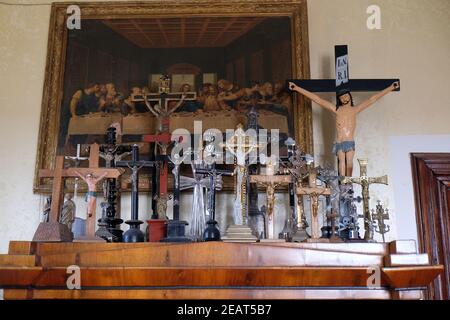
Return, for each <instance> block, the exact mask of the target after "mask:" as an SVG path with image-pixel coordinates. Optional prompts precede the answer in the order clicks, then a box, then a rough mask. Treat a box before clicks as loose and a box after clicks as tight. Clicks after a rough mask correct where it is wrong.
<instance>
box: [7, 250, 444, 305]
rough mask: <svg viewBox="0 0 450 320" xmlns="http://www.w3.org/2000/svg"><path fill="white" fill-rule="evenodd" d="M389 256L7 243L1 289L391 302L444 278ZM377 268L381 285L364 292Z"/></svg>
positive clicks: (24, 293)
mask: <svg viewBox="0 0 450 320" xmlns="http://www.w3.org/2000/svg"><path fill="white" fill-rule="evenodd" d="M391 247H395V248H400V247H401V246H391ZM395 254H396V255H399V254H402V253H401V252H398V250H396V252H395ZM407 254H408V255H409V256H411V255H414V254H412V253H407ZM389 255H390V253H389V246H388V245H386V244H372V243H370V244H369V243H353V244H352V243H340V244H330V243H261V244H257V243H255V244H248V243H247V244H244V243H222V242H204V243H190V244H166V243H138V244H123V243H118V244H112V243H111V244H108V243H32V242H11V243H10V247H9V254H8V255H1V256H0V287H3V288H6V289H5V298H6V299H29V298H37V299H39V298H42V299H45V298H67V299H72V298H83V299H96V298H111V299H112V298H120V299H125V298H140V299H163V298H176V299H212V298H224V299H252V298H257V299H276V298H280V299H288V298H291V299H307V298H315V299H317V298H324V299H333V298H346V299H354V298H365V299H389V298H411V297H420V296H421V295H420V291H417V290H418V289H422V288H424V287H426V286H427V285H428V284H429V283H430V282H431V281H432V280H433V279H434V278H436V277H437V276H438V275H439V274H440V273H441V272H442V271H443V267H442V266H430V265H420V266H395V267H388V266H386V265H384V261H386V260H389V259H387V258H386V257H389ZM418 256H419V255H418ZM410 260H411V259H407V262H408V263H410ZM412 260H414V259H412ZM399 261H401V260H399ZM70 265H77V266H79V267H80V272H81V286H82V290H75V291H74V290H68V289H67V287H66V281H67V277H68V276H69V275H68V274H67V269H66V268H67V267H68V266H70ZM374 266H378V267H379V268H380V274H381V283H380V285H379V287H377V288H376V289H370V290H369V288H367V280H368V277H369V276H370V272H368V268H369V267H374ZM400 289H401V290H402V292H403V293H402V294H399V293H398V291H399V290H400ZM409 290H411V293H409V294H405V293H404V292H406V291H409Z"/></svg>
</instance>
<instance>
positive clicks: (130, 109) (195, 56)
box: [34, 0, 312, 192]
mask: <svg viewBox="0 0 450 320" xmlns="http://www.w3.org/2000/svg"><path fill="white" fill-rule="evenodd" d="M68 5H69V4H68V3H54V4H53V5H52V10H51V18H50V19H51V20H50V29H49V41H48V53H47V66H46V75H45V84H44V93H43V101H42V111H41V119H40V120H41V122H40V131H39V143H38V151H37V160H36V171H35V180H34V191H35V192H48V191H49V190H50V189H51V188H50V187H51V186H50V181H46V180H42V179H39V177H38V172H39V169H48V168H52V167H53V164H54V160H55V157H56V155H74V154H75V153H76V150H77V146H78V145H89V144H90V143H93V142H97V143H100V144H101V143H102V142H103V141H104V137H105V134H106V130H107V128H108V127H109V126H111V125H112V124H116V123H119V125H120V127H121V131H122V143H129V144H132V143H139V144H140V146H142V148H141V150H142V153H143V154H144V155H145V152H146V150H147V151H148V150H149V149H148V148H147V149H146V146H145V143H142V136H143V135H145V134H154V133H155V132H156V130H157V129H156V126H155V123H156V118H155V117H154V115H153V114H152V113H151V112H149V110H148V109H147V108H146V106H145V104H143V103H142V102H139V101H138V100H134V99H133V97H134V96H136V95H138V96H139V95H145V94H151V95H153V96H155V95H156V96H157V95H158V86H159V81H160V79H161V77H162V76H163V75H164V77H168V79H169V80H170V91H171V92H174V93H176V92H189V93H191V97H192V98H191V99H189V100H188V101H185V102H184V103H183V104H182V105H181V107H180V108H178V109H177V111H176V112H174V113H173V114H172V115H171V117H170V130H171V131H173V130H175V129H178V128H185V129H187V130H189V131H191V132H192V130H193V123H194V121H202V129H203V130H206V129H209V128H215V129H219V130H221V131H223V132H225V130H226V129H234V128H236V126H237V125H238V124H239V123H241V124H244V125H245V124H246V121H247V118H246V115H247V113H248V111H249V108H250V107H253V108H256V109H257V112H258V125H259V126H260V127H261V128H264V129H268V130H272V129H278V130H279V132H280V139H286V138H287V137H293V138H294V139H296V141H297V142H298V144H299V146H300V147H301V148H302V149H303V150H304V151H305V152H312V116H311V106H310V105H309V104H308V102H306V101H303V100H302V99H301V98H299V99H298V100H295V99H293V96H292V95H291V94H290V93H289V92H288V91H287V90H286V87H285V80H286V79H292V78H302V79H307V78H309V49H308V29H307V26H308V21H307V8H306V0H291V1H288V0H286V1H285V0H280V1H275V0H258V1H254V0H251V1H236V0H227V1H223V0H218V1H212V0H201V1H196V2H192V1H184V0H169V1H164V2H161V1H146V2H83V3H77V4H76V5H77V6H78V8H79V10H80V18H81V20H80V28H75V29H69V28H68V27H67V23H66V22H67V19H68V18H69V16H70V13H67V11H68V10H67V7H68ZM255 94H257V103H256V104H255V103H253V104H252V105H251V106H250V103H249V101H255V98H254V96H255ZM281 145H282V144H281V143H280V146H281Z"/></svg>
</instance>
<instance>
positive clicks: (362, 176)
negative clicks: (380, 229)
mask: <svg viewBox="0 0 450 320" xmlns="http://www.w3.org/2000/svg"><path fill="white" fill-rule="evenodd" d="M358 162H359V177H344V179H343V180H342V183H344V184H348V183H356V184H359V185H360V186H361V188H362V198H363V218H364V230H365V233H364V240H366V241H368V242H374V239H373V236H374V227H373V221H372V216H371V215H370V208H369V200H370V195H369V186H370V185H371V184H386V185H387V184H388V177H387V175H384V176H382V177H368V176H367V163H368V160H367V159H358Z"/></svg>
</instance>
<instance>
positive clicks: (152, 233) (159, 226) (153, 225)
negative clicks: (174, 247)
mask: <svg viewBox="0 0 450 320" xmlns="http://www.w3.org/2000/svg"><path fill="white" fill-rule="evenodd" d="M166 235H167V220H164V219H151V220H147V241H148V242H160V241H161V240H162V239H163V238H164V237H165V236H166Z"/></svg>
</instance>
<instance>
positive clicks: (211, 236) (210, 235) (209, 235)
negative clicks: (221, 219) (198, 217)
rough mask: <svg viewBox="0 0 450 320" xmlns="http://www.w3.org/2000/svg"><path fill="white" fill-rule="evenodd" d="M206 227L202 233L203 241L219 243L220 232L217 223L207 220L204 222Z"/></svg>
mask: <svg viewBox="0 0 450 320" xmlns="http://www.w3.org/2000/svg"><path fill="white" fill-rule="evenodd" d="M206 224H207V226H206V229H205V231H204V232H203V240H204V241H220V240H221V239H220V230H219V228H218V227H217V221H215V220H209V221H208V222H206Z"/></svg>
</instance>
